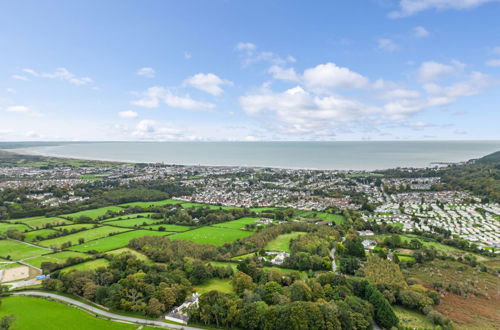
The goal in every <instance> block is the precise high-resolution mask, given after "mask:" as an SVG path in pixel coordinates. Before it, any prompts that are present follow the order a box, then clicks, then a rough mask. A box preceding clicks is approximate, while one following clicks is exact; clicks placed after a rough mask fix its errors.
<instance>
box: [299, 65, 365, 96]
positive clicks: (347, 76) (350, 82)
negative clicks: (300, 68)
mask: <svg viewBox="0 0 500 330" xmlns="http://www.w3.org/2000/svg"><path fill="white" fill-rule="evenodd" d="M304 83H305V85H306V86H307V87H308V88H311V89H317V90H325V89H331V88H341V89H356V88H365V87H367V85H368V83H369V81H368V79H367V78H366V77H364V76H362V75H360V74H359V73H356V72H353V71H351V70H349V69H348V68H345V67H339V66H337V65H336V64H335V63H325V64H320V65H317V66H316V67H314V68H310V69H307V70H305V71H304Z"/></svg>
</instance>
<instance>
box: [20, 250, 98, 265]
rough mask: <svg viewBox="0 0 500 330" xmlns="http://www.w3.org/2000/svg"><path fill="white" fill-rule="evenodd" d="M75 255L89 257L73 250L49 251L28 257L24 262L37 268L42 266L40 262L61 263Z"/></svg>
mask: <svg viewBox="0 0 500 330" xmlns="http://www.w3.org/2000/svg"><path fill="white" fill-rule="evenodd" d="M75 257H80V258H88V257H90V255H88V254H85V253H80V252H73V251H61V252H57V253H51V254H46V255H43V256H38V257H34V258H30V259H27V260H25V261H24V262H26V263H27V264H30V265H32V266H35V267H37V268H40V267H42V262H53V263H56V264H62V263H65V262H66V260H67V259H68V258H75Z"/></svg>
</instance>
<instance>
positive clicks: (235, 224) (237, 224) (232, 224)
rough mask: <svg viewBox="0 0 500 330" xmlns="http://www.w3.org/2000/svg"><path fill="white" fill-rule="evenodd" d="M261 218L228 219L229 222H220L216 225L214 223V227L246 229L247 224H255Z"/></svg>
mask: <svg viewBox="0 0 500 330" xmlns="http://www.w3.org/2000/svg"><path fill="white" fill-rule="evenodd" d="M257 220H259V218H249V217H246V218H241V219H237V220H233V221H228V222H222V223H218V224H216V225H213V226H214V227H221V228H232V229H244V228H245V225H251V224H254V223H255V222H256V221H257Z"/></svg>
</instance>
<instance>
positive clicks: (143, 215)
mask: <svg viewBox="0 0 500 330" xmlns="http://www.w3.org/2000/svg"><path fill="white" fill-rule="evenodd" d="M152 214H154V213H152V212H141V213H132V214H125V215H119V216H117V217H113V218H109V219H106V220H104V222H107V221H115V220H126V219H137V218H142V219H147V218H150V217H151V215H152Z"/></svg>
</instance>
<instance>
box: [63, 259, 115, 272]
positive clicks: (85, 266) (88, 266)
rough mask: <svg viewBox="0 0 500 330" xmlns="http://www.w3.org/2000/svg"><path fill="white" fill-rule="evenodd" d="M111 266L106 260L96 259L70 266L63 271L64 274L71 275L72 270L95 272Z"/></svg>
mask: <svg viewBox="0 0 500 330" xmlns="http://www.w3.org/2000/svg"><path fill="white" fill-rule="evenodd" d="M108 265H109V261H108V260H106V259H103V258H101V259H95V260H90V261H85V262H82V263H81V264H76V265H73V266H69V267H66V268H63V269H61V272H62V273H69V272H70V271H72V270H94V269H97V268H100V267H107V266H108Z"/></svg>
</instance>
